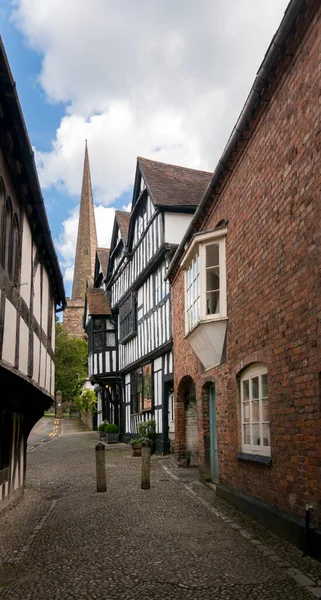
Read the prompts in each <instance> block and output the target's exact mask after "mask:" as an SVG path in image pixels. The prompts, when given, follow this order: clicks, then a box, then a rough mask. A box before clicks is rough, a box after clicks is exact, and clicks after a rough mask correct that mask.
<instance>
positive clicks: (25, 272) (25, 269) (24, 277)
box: [20, 215, 32, 307]
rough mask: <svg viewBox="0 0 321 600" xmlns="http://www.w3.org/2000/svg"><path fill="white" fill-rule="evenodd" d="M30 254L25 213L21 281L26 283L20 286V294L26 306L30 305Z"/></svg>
mask: <svg viewBox="0 0 321 600" xmlns="http://www.w3.org/2000/svg"><path fill="white" fill-rule="evenodd" d="M31 255H32V236H31V231H30V227H29V223H28V219H27V217H26V215H24V217H23V232H22V256H21V283H22V284H25V283H27V285H21V286H20V294H21V296H22V298H23V299H24V301H25V302H26V304H27V306H28V307H29V306H30V286H31Z"/></svg>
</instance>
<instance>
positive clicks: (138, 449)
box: [132, 444, 142, 456]
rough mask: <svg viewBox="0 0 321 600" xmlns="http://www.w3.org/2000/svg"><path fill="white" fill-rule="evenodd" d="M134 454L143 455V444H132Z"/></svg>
mask: <svg viewBox="0 0 321 600" xmlns="http://www.w3.org/2000/svg"><path fill="white" fill-rule="evenodd" d="M132 449H133V456H141V455H142V445H141V444H132Z"/></svg>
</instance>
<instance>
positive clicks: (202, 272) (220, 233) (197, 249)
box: [180, 228, 227, 335]
mask: <svg viewBox="0 0 321 600" xmlns="http://www.w3.org/2000/svg"><path fill="white" fill-rule="evenodd" d="M226 234H227V229H226V228H224V229H218V230H217V231H211V232H208V233H200V234H198V235H196V236H195V237H194V238H193V242H192V244H191V245H190V247H189V249H188V250H187V252H186V254H185V256H184V258H183V260H182V262H181V265H180V266H181V268H182V269H184V271H185V278H184V287H185V335H188V334H189V333H190V332H191V331H193V329H194V328H195V327H197V325H198V324H199V323H206V322H209V321H220V320H222V319H227V306H226ZM213 244H218V246H219V265H218V266H219V278H220V287H219V306H220V310H219V312H217V313H211V314H206V294H207V290H206V270H207V268H206V249H207V248H208V247H209V246H211V245H213ZM197 256H199V264H200V266H199V276H200V295H199V298H200V309H199V319H196V320H193V319H192V321H193V322H192V324H191V325H190V323H189V317H188V311H189V299H188V289H189V280H188V276H189V275H188V274H189V271H190V266H191V263H192V262H193V261H194V260H195V257H197ZM194 304H195V302H194Z"/></svg>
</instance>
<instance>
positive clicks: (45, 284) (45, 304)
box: [42, 268, 49, 335]
mask: <svg viewBox="0 0 321 600" xmlns="http://www.w3.org/2000/svg"><path fill="white" fill-rule="evenodd" d="M48 310H49V278H48V274H47V271H46V269H45V268H43V271H42V329H43V330H44V332H45V334H46V335H48Z"/></svg>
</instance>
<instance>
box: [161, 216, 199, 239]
mask: <svg viewBox="0 0 321 600" xmlns="http://www.w3.org/2000/svg"><path fill="white" fill-rule="evenodd" d="M164 217H165V221H164V222H165V242H167V243H168V244H179V243H180V242H181V240H182V237H183V235H184V233H185V231H186V229H187V227H188V226H189V224H190V222H191V220H192V218H193V215H184V214H176V213H164Z"/></svg>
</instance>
